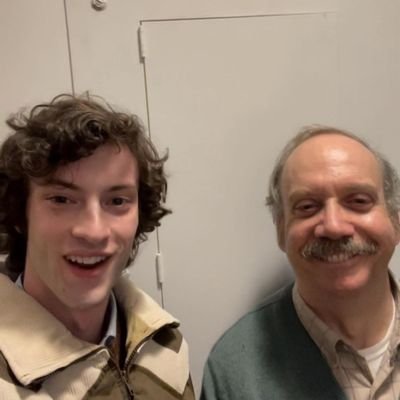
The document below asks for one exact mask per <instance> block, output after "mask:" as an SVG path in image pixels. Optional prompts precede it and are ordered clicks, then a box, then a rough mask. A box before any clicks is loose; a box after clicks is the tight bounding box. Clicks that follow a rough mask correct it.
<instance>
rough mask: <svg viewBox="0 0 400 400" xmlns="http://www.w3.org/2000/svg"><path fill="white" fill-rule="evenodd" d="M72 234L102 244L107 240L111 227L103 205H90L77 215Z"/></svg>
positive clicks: (89, 241)
mask: <svg viewBox="0 0 400 400" xmlns="http://www.w3.org/2000/svg"><path fill="white" fill-rule="evenodd" d="M72 235H73V236H74V237H75V238H78V239H82V240H85V241H86V242H88V243H91V244H102V243H104V242H105V241H107V239H108V238H109V236H110V227H109V224H108V223H107V219H106V216H105V215H104V213H103V210H102V208H101V205H97V204H91V205H88V206H86V207H85V208H84V209H83V210H82V211H81V212H80V213H79V214H78V215H77V219H76V221H75V222H74V224H73V227H72Z"/></svg>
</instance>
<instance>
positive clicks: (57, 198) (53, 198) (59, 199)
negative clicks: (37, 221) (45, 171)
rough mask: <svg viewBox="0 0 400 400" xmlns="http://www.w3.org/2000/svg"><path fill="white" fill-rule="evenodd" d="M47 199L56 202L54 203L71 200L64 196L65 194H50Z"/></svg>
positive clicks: (69, 201) (63, 202)
mask: <svg viewBox="0 0 400 400" xmlns="http://www.w3.org/2000/svg"><path fill="white" fill-rule="evenodd" d="M48 200H50V201H51V202H52V203H56V204H67V203H71V200H70V199H68V197H66V196H51V197H49V198H48Z"/></svg>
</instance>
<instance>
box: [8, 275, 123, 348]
mask: <svg viewBox="0 0 400 400" xmlns="http://www.w3.org/2000/svg"><path fill="white" fill-rule="evenodd" d="M15 284H16V285H17V286H18V287H19V288H21V289H24V285H23V283H22V274H20V275H19V276H18V279H17V280H16V281H15ZM117 314H118V308H117V300H116V298H115V295H114V293H113V292H111V296H110V302H109V303H108V307H107V312H106V316H107V315H108V317H109V318H108V327H107V330H106V331H105V334H104V336H103V338H102V339H101V341H100V343H99V344H100V345H102V346H106V347H111V346H112V343H113V341H114V339H115V338H116V336H117Z"/></svg>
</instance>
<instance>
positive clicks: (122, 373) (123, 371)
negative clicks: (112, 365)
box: [118, 368, 135, 400]
mask: <svg viewBox="0 0 400 400" xmlns="http://www.w3.org/2000/svg"><path fill="white" fill-rule="evenodd" d="M118 369H119V368H118ZM120 372H121V377H122V380H123V382H124V384H125V387H126V390H127V391H128V395H129V400H134V398H135V393H134V391H133V389H132V387H131V385H130V384H129V382H128V377H127V375H126V371H125V370H122V371H121V370H120Z"/></svg>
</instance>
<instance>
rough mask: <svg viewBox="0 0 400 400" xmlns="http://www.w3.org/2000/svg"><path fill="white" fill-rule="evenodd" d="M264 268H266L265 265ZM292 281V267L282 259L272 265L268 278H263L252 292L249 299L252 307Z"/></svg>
mask: <svg viewBox="0 0 400 400" xmlns="http://www.w3.org/2000/svg"><path fill="white" fill-rule="evenodd" d="M265 268H268V267H267V266H265ZM293 281H294V274H293V270H292V268H291V267H290V266H289V265H288V264H287V262H285V261H284V260H282V262H281V263H278V265H276V266H274V268H273V271H271V275H270V278H269V279H267V280H265V281H264V282H263V283H262V285H260V286H259V287H258V290H257V291H255V292H254V298H253V299H252V301H251V304H252V306H253V307H255V306H257V305H258V304H260V303H262V302H263V301H264V300H265V299H266V298H267V297H269V296H271V295H272V294H273V293H275V292H276V291H277V290H279V289H280V288H282V287H283V286H286V285H288V284H289V283H291V282H293Z"/></svg>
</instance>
